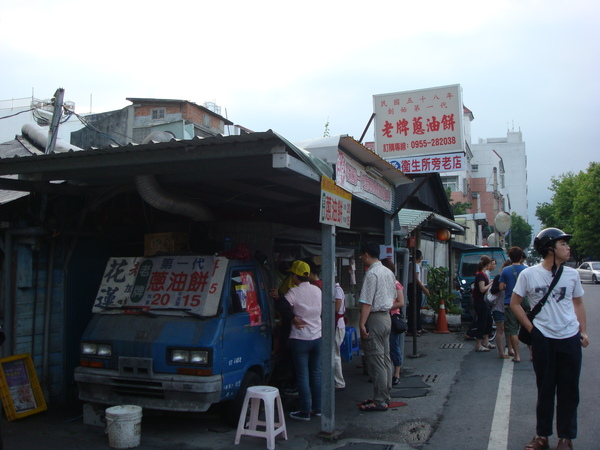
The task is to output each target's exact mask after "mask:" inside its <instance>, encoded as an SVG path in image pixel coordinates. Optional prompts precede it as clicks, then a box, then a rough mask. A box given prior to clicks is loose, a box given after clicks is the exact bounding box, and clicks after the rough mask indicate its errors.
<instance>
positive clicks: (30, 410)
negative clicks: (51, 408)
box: [0, 353, 47, 420]
mask: <svg viewBox="0 0 600 450" xmlns="http://www.w3.org/2000/svg"><path fill="white" fill-rule="evenodd" d="M0 393H1V395H2V405H3V406H4V412H5V413H6V418H7V419H8V420H15V419H20V418H21V417H26V416H29V415H31V414H35V413H38V412H41V411H45V410H46V409H47V407H46V400H45V399H44V395H43V393H42V389H41V387H40V384H39V382H38V379H37V375H36V373H35V367H34V365H33V361H32V360H31V355H30V354H28V353H24V354H21V355H15V356H9V357H8V358H3V359H0Z"/></svg>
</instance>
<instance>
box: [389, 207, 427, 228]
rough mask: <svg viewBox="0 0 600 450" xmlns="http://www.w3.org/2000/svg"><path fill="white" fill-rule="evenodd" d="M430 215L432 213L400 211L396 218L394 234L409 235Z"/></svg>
mask: <svg viewBox="0 0 600 450" xmlns="http://www.w3.org/2000/svg"><path fill="white" fill-rule="evenodd" d="M432 215H433V213H432V212H431V211H417V210H415V209H402V210H400V212H399V213H398V215H397V216H396V221H395V224H394V225H395V226H394V232H398V233H399V234H409V233H410V232H411V231H412V230H414V229H415V228H417V227H418V226H419V225H421V224H422V223H423V222H425V221H426V220H427V219H429V218H430V217H431V216H432Z"/></svg>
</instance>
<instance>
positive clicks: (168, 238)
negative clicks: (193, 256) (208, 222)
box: [144, 233, 190, 256]
mask: <svg viewBox="0 0 600 450" xmlns="http://www.w3.org/2000/svg"><path fill="white" fill-rule="evenodd" d="M189 242H190V238H189V235H188V234H187V233H152V234H146V235H145V236H144V256H154V255H156V254H157V253H180V252H186V251H188V250H189Z"/></svg>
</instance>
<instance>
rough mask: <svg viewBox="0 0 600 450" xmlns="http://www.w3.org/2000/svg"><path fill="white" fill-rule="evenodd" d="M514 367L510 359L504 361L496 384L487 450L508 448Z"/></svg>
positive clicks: (504, 449)
mask: <svg viewBox="0 0 600 450" xmlns="http://www.w3.org/2000/svg"><path fill="white" fill-rule="evenodd" d="M514 367H515V365H514V363H513V362H512V361H511V360H510V359H505V360H504V364H503V366H502V373H501V374H500V382H499V383H498V394H497V396H496V408H495V409H494V419H493V420H492V429H491V430H490V441H489V444H488V447H487V450H506V448H507V446H508V425H509V418H510V399H511V391H512V378H513V369H514Z"/></svg>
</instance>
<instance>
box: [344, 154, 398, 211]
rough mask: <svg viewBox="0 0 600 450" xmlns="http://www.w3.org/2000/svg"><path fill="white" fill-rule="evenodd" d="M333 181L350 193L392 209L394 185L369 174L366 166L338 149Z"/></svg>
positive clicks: (386, 208) (385, 208)
mask: <svg viewBox="0 0 600 450" xmlns="http://www.w3.org/2000/svg"><path fill="white" fill-rule="evenodd" d="M372 173H374V172H372ZM335 182H336V184H337V185H338V186H341V187H342V188H344V189H345V190H346V191H348V192H350V193H351V194H352V195H356V196H357V197H359V198H361V199H363V200H365V201H367V202H369V203H371V204H373V205H375V206H378V207H380V208H382V209H384V210H386V211H391V210H392V204H393V201H394V187H393V186H392V185H391V184H390V183H388V182H387V181H386V180H385V179H384V178H383V177H381V176H379V175H377V174H375V175H371V174H370V173H368V172H367V167H365V166H363V165H362V164H360V163H358V162H356V161H354V160H353V159H352V158H349V157H348V156H346V155H345V154H344V153H342V152H340V151H338V158H337V162H336V164H335Z"/></svg>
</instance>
